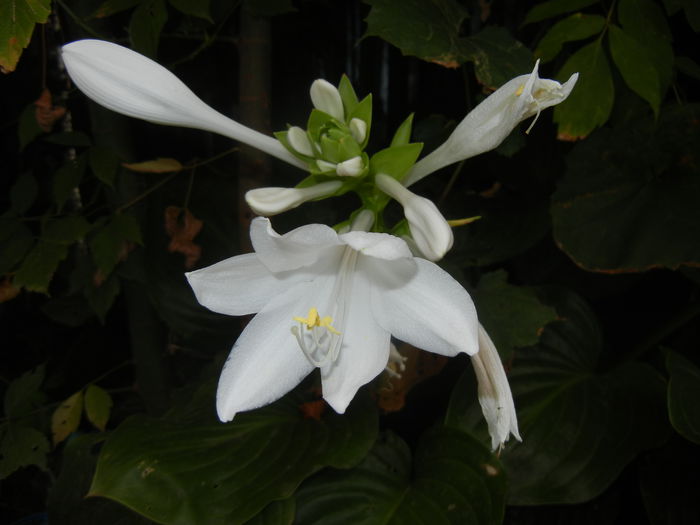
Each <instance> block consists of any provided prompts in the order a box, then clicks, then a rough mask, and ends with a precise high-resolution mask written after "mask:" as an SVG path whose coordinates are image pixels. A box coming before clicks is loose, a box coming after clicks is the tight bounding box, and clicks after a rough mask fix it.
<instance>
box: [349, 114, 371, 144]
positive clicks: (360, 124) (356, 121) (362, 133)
mask: <svg viewBox="0 0 700 525" xmlns="http://www.w3.org/2000/svg"><path fill="white" fill-rule="evenodd" d="M349 126H350V133H352V138H354V139H355V142H357V143H358V144H362V143H363V142H364V140H365V138H366V137H367V123H366V122H365V121H364V120H362V119H360V118H353V119H351V120H350V124H349Z"/></svg>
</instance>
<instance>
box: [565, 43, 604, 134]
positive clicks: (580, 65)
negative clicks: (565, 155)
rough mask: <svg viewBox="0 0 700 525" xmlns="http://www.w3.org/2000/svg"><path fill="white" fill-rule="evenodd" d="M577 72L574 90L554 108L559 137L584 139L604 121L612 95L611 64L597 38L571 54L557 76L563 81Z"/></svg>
mask: <svg viewBox="0 0 700 525" xmlns="http://www.w3.org/2000/svg"><path fill="white" fill-rule="evenodd" d="M576 72H581V76H580V77H579V79H578V82H577V83H576V89H574V90H573V91H572V92H571V94H570V95H569V97H568V98H567V99H566V100H565V101H564V102H562V103H561V104H559V105H558V106H557V107H556V108H554V122H556V123H557V124H558V137H559V139H562V140H577V139H580V138H583V137H585V136H587V135H588V134H589V133H590V132H591V131H593V130H594V129H595V128H597V127H598V126H601V125H603V124H605V123H606V122H607V120H608V118H609V117H610V112H611V111H612V106H613V99H614V97H615V88H614V87H613V81H612V77H611V74H610V66H609V65H608V59H607V58H606V57H605V52H604V51H603V48H602V46H601V44H600V41H598V40H596V41H595V42H591V43H590V44H587V45H585V46H583V47H582V48H581V49H579V50H578V51H576V53H574V54H573V55H571V57H569V59H568V60H567V61H566V63H565V64H564V66H563V67H562V68H561V70H560V71H559V73H558V74H557V78H559V79H564V80H566V79H568V78H569V77H570V76H571V75H572V74H573V73H576Z"/></svg>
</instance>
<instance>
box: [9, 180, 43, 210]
mask: <svg viewBox="0 0 700 525" xmlns="http://www.w3.org/2000/svg"><path fill="white" fill-rule="evenodd" d="M38 192H39V185H38V184H37V183H36V179H35V178H34V175H32V174H31V173H28V172H25V173H22V174H21V175H20V176H19V177H17V181H15V183H14V184H13V185H12V188H10V211H11V212H13V213H16V214H17V215H21V214H23V213H24V212H26V211H27V210H28V209H29V208H31V206H32V204H34V201H35V200H36V196H37V193H38Z"/></svg>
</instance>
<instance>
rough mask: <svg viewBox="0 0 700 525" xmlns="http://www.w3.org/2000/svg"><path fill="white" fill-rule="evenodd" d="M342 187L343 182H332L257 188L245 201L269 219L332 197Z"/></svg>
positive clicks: (249, 193) (248, 193)
mask: <svg viewBox="0 0 700 525" xmlns="http://www.w3.org/2000/svg"><path fill="white" fill-rule="evenodd" d="M342 185H343V183H342V182H340V181H337V180H332V181H328V182H322V183H320V184H315V185H313V186H307V187H306V188H274V187H269V188H256V189H254V190H250V191H248V192H247V193H246V194H245V201H246V202H247V203H248V206H250V208H251V209H252V210H253V211H254V212H255V213H257V214H258V215H265V216H268V217H269V216H271V215H277V214H278V213H282V212H283V211H287V210H291V209H293V208H296V207H297V206H299V205H300V204H303V203H305V202H306V201H310V200H313V199H318V198H319V197H325V196H328V195H331V194H332V193H335V192H336V191H338V190H339V189H340V187H341V186H342Z"/></svg>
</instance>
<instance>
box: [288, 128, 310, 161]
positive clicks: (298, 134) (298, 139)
mask: <svg viewBox="0 0 700 525" xmlns="http://www.w3.org/2000/svg"><path fill="white" fill-rule="evenodd" d="M287 140H288V141H289V145H290V146H292V148H294V150H295V151H298V152H299V153H301V154H302V155H306V156H307V157H313V156H314V152H313V150H312V149H311V141H310V140H309V137H308V136H307V135H306V131H304V130H303V129H301V128H300V127H299V126H292V127H291V128H289V129H288V130H287Z"/></svg>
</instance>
